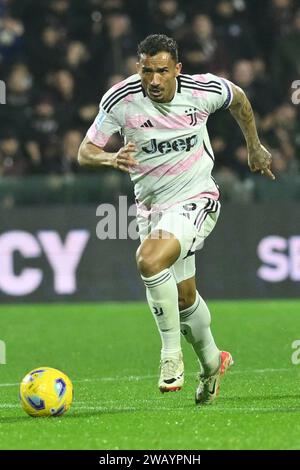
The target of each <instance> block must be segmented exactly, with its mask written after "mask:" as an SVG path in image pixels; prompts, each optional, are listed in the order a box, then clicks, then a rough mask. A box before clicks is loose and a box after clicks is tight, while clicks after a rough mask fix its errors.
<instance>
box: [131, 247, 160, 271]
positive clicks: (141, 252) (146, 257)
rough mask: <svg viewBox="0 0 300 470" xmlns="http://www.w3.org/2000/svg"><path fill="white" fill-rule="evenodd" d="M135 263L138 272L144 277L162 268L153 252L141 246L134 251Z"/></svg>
mask: <svg viewBox="0 0 300 470" xmlns="http://www.w3.org/2000/svg"><path fill="white" fill-rule="evenodd" d="M136 263H137V267H138V270H139V272H140V273H141V274H142V275H143V276H145V277H150V276H154V275H155V274H158V273H159V272H160V271H162V269H163V268H162V266H161V262H160V260H159V259H158V258H157V257H155V255H154V254H153V252H151V251H150V250H147V249H143V248H142V247H140V248H139V249H138V250H137V252H136Z"/></svg>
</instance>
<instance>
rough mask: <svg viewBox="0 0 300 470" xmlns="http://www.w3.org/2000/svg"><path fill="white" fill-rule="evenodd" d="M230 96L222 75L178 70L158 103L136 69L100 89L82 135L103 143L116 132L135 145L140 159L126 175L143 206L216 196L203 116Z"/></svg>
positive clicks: (209, 147) (99, 144) (219, 106)
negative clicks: (169, 92) (171, 89)
mask: <svg viewBox="0 0 300 470" xmlns="http://www.w3.org/2000/svg"><path fill="white" fill-rule="evenodd" d="M231 100H232V90H231V86H230V82H228V81H227V80H225V79H223V78H220V77H217V76H215V75H212V74H209V73H207V74H204V75H184V74H180V75H179V76H178V77H177V79H176V92H175V95H174V98H173V99H172V101H170V102H169V103H157V102H155V101H152V100H151V99H150V98H149V97H148V96H147V95H146V93H145V91H144V89H143V87H142V84H141V80H140V77H139V75H137V74H136V75H132V76H131V77H129V78H127V79H126V80H124V81H122V82H120V83H118V84H117V85H114V86H113V87H112V88H111V89H110V90H109V91H108V92H107V93H105V95H104V96H103V98H102V100H101V103H100V110H99V114H98V115H97V117H96V118H95V121H94V123H93V124H92V126H91V127H90V129H89V130H88V132H87V136H88V138H89V140H90V141H91V142H93V143H94V144H95V145H98V146H100V147H104V146H105V144H106V143H107V141H108V139H109V137H110V136H111V135H112V134H114V133H115V132H120V133H121V134H122V135H123V136H124V138H125V143H126V142H128V141H131V142H133V143H134V144H135V145H136V147H137V149H138V150H137V153H136V154H135V155H134V157H135V159H136V160H137V161H138V162H139V165H138V166H137V167H136V168H135V169H134V170H133V171H132V172H131V173H130V177H131V180H132V181H133V183H134V190H135V195H136V198H137V200H138V203H139V204H140V205H141V206H143V207H145V208H147V209H150V208H152V207H153V206H160V207H161V206H162V205H166V206H169V205H173V204H176V203H177V202H180V201H184V200H187V199H196V198H199V197H210V198H212V199H218V198H219V191H218V188H217V186H216V184H215V182H214V180H213V178H212V176H211V171H212V168H213V166H214V155H213V151H212V148H211V145H210V140H209V136H208V133H207V128H206V122H207V119H208V116H209V115H210V114H211V113H214V112H215V111H216V110H218V109H225V108H227V107H228V106H229V105H230V103H231Z"/></svg>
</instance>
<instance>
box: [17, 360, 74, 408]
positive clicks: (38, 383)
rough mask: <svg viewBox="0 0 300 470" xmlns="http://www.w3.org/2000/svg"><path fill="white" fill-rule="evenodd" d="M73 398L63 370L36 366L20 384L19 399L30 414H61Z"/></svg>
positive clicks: (71, 387)
mask: <svg viewBox="0 0 300 470" xmlns="http://www.w3.org/2000/svg"><path fill="white" fill-rule="evenodd" d="M72 400H73V385H72V382H71V380H70V379H69V377H67V376H66V374H64V373H63V372H61V371H60V370H57V369H52V368H51V367H38V368H37V369H34V370H32V371H31V372H28V374H26V375H25V377H24V379H23V380H22V382H21V384H20V401H21V405H22V408H23V410H24V411H25V412H26V413H27V414H29V415H30V416H61V415H62V414H63V413H65V412H66V411H68V409H69V408H70V406H71V404H72Z"/></svg>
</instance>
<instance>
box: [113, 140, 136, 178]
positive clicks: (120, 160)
mask: <svg viewBox="0 0 300 470" xmlns="http://www.w3.org/2000/svg"><path fill="white" fill-rule="evenodd" d="M136 151H137V148H136V146H135V144H133V143H132V142H128V144H126V145H125V146H124V147H121V148H120V150H119V151H118V152H117V153H116V155H115V156H114V157H113V167H114V168H117V169H118V170H122V171H125V172H126V173H130V170H132V169H133V168H134V167H135V166H136V165H138V162H137V161H136V160H135V159H134V158H133V156H132V153H133V152H136Z"/></svg>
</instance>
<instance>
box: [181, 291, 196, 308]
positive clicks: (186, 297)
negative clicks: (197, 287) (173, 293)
mask: <svg viewBox="0 0 300 470" xmlns="http://www.w3.org/2000/svg"><path fill="white" fill-rule="evenodd" d="M195 300H196V292H195V291H194V290H189V291H187V292H184V293H183V294H180V295H179V296H178V306H179V310H185V309H186V308H189V307H191V306H192V305H194V303H195Z"/></svg>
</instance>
